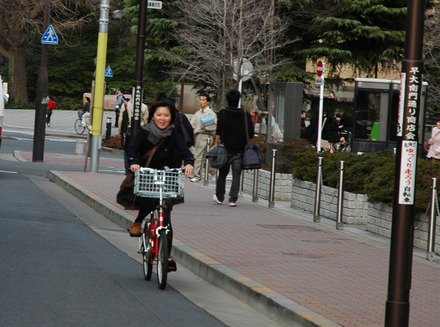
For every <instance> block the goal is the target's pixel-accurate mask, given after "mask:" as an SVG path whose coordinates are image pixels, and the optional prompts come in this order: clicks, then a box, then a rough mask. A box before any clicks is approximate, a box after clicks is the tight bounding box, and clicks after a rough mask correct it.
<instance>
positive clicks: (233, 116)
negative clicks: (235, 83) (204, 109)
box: [212, 90, 254, 207]
mask: <svg viewBox="0 0 440 327" xmlns="http://www.w3.org/2000/svg"><path fill="white" fill-rule="evenodd" d="M240 97H241V94H240V91H238V90H230V91H229V92H228V93H226V100H227V101H228V106H227V107H226V108H224V109H222V110H220V112H219V113H218V120H217V130H216V132H215V137H214V145H216V144H217V143H218V142H219V141H220V140H221V141H222V142H223V143H224V145H225V148H226V150H227V151H228V161H227V162H226V164H225V165H224V166H223V167H222V168H220V169H219V176H218V178H217V183H216V186H215V194H214V196H213V197H212V199H213V200H214V202H215V203H217V204H222V202H223V200H224V199H225V193H226V177H227V176H228V174H229V169H230V168H232V183H231V189H230V191H229V206H230V207H236V206H237V199H238V191H239V189H240V176H241V161H242V158H243V152H244V148H245V146H246V144H247V142H248V137H247V136H246V133H247V134H248V136H249V139H251V138H253V137H254V124H253V123H252V117H251V115H250V114H249V113H248V112H247V111H246V110H244V109H242V108H238V103H239V102H240ZM245 119H247V127H248V130H246V128H245V126H246V125H245Z"/></svg>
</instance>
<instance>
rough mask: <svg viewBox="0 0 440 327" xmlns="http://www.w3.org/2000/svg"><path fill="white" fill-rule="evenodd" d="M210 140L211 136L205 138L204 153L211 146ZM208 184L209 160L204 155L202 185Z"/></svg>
mask: <svg viewBox="0 0 440 327" xmlns="http://www.w3.org/2000/svg"><path fill="white" fill-rule="evenodd" d="M211 141H212V140H211V138H208V139H207V140H206V149H205V153H207V152H208V151H209V149H210V148H211ZM208 184H209V160H208V159H207V158H206V157H205V174H204V175H203V185H208Z"/></svg>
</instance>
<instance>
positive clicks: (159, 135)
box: [142, 121, 174, 145]
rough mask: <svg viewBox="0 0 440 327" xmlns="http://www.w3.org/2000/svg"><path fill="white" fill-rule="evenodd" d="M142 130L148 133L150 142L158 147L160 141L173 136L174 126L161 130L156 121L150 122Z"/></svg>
mask: <svg viewBox="0 0 440 327" xmlns="http://www.w3.org/2000/svg"><path fill="white" fill-rule="evenodd" d="M142 128H143V129H144V130H146V131H147V132H148V138H147V139H148V141H150V142H151V143H152V144H153V145H156V144H157V143H159V142H160V140H162V139H164V138H166V137H168V136H171V134H173V129H174V124H170V125H169V126H168V127H167V128H165V129H160V128H158V127H157V126H156V124H155V123H154V121H150V122H149V123H148V124H146V125H144V126H142Z"/></svg>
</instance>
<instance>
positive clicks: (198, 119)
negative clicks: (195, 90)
mask: <svg viewBox="0 0 440 327" xmlns="http://www.w3.org/2000/svg"><path fill="white" fill-rule="evenodd" d="M210 102H211V98H210V97H209V95H208V94H202V95H201V96H200V97H199V105H200V109H199V110H197V111H196V113H195V114H194V115H193V116H192V118H191V125H192V127H193V130H194V135H195V148H196V152H195V157H196V161H195V167H194V176H193V178H191V182H199V181H200V179H201V176H202V162H203V158H204V157H205V152H206V143H207V140H208V139H211V141H212V139H213V136H214V133H215V129H216V127H217V115H216V114H215V112H214V110H212V109H211V108H210V107H209V103H210ZM205 121H206V123H204V122H205ZM209 173H210V174H211V175H213V176H215V169H214V168H211V167H210V168H209Z"/></svg>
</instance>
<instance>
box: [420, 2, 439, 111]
mask: <svg viewBox="0 0 440 327" xmlns="http://www.w3.org/2000/svg"><path fill="white" fill-rule="evenodd" d="M439 10H440V4H439V3H438V2H433V7H432V8H431V9H429V10H428V11H427V13H426V20H425V42H424V45H425V47H424V52H425V72H424V75H423V79H424V80H426V81H427V82H428V83H429V91H428V109H429V110H430V111H434V112H436V113H437V114H438V112H440V62H439V59H438V58H439V56H440V19H439Z"/></svg>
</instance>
